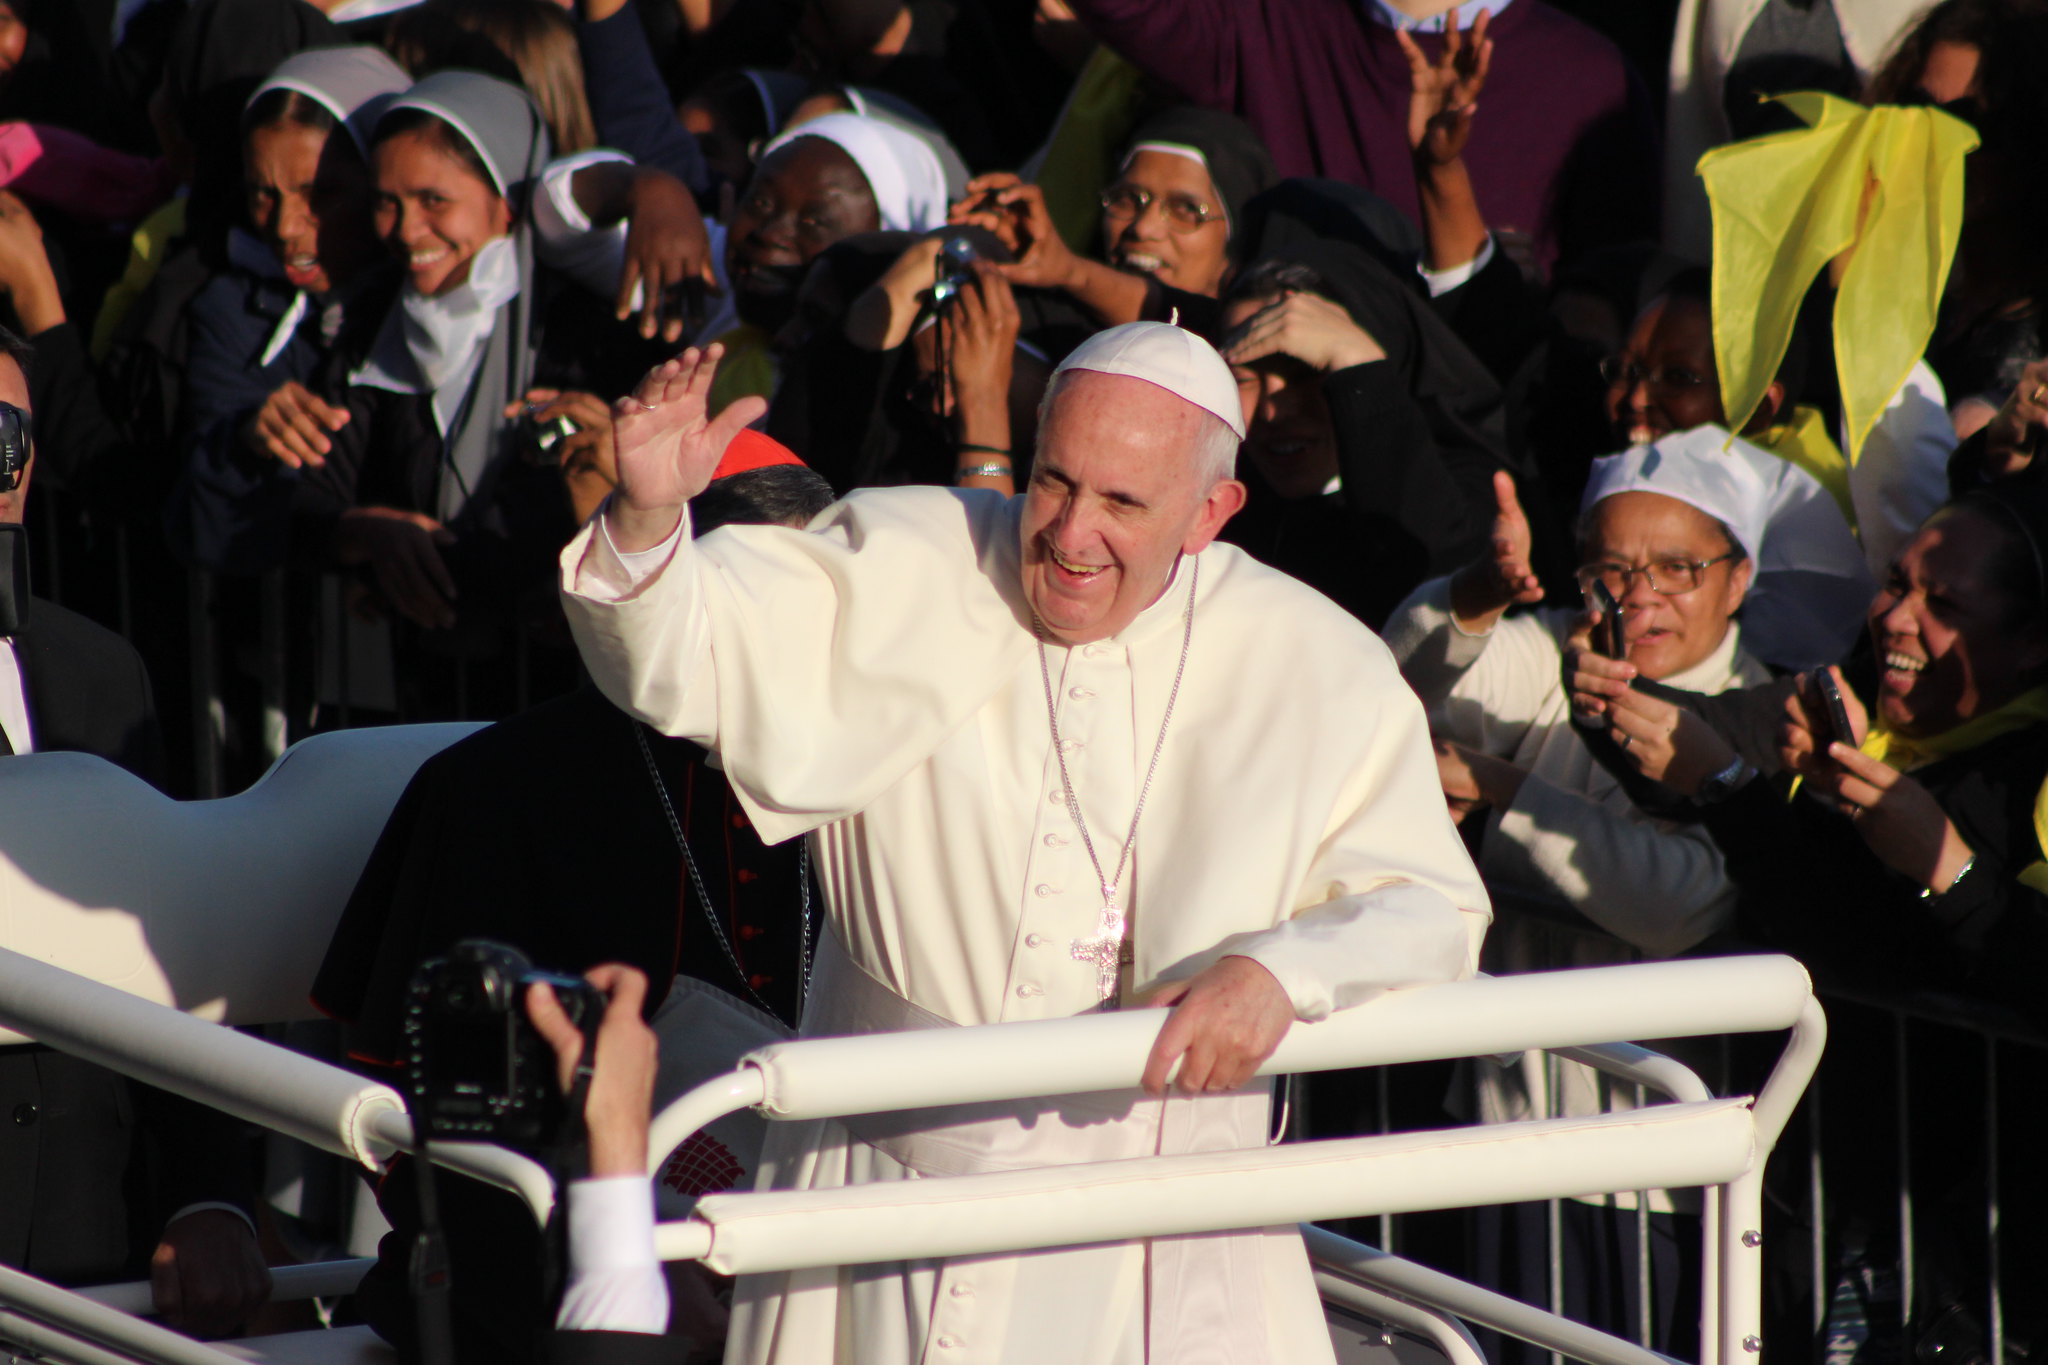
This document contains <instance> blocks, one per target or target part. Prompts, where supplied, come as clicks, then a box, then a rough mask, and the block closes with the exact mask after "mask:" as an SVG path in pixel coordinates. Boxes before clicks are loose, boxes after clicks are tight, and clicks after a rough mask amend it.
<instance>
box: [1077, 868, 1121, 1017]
mask: <svg viewBox="0 0 2048 1365" xmlns="http://www.w3.org/2000/svg"><path fill="white" fill-rule="evenodd" d="M1074 961H1076V962H1092V963H1094V964H1095V989H1096V992H1097V994H1098V995H1100V996H1101V998H1102V1003H1103V1004H1105V1005H1114V1004H1116V998H1117V996H1118V994H1119V993H1120V992H1121V990H1122V986H1123V969H1124V968H1125V967H1127V966H1129V965H1130V963H1131V961H1132V954H1131V945H1130V944H1129V943H1127V942H1125V941H1124V912H1123V911H1121V910H1119V909H1117V905H1116V888H1115V887H1113V886H1105V887H1103V888H1102V927H1101V928H1100V929H1099V930H1097V931H1096V934H1095V937H1094V938H1077V939H1075V940H1074Z"/></svg>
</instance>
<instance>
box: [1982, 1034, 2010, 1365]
mask: <svg viewBox="0 0 2048 1365" xmlns="http://www.w3.org/2000/svg"><path fill="white" fill-rule="evenodd" d="M1998 1223H1999V1169H1998V1040H1997V1039H1996V1038H1989V1037H1987V1038H1986V1039H1985V1040H1984V1248H1985V1270H1986V1274H1985V1278H1986V1279H1987V1280H1988V1281H1989V1283H1988V1284H1987V1285H1986V1286H1985V1289H1986V1291H1987V1292H1988V1294H1989V1297H1990V1303H1989V1304H1988V1305H1987V1307H1988V1310H1989V1311H1988V1313H1987V1315H1986V1324H1987V1328H1988V1331H1989V1333H1990V1336H1991V1359H1992V1360H1993V1361H2000V1362H2002V1361H2003V1360H2004V1359H2005V1284H2004V1281H2005V1257H2004V1254H2003V1252H2002V1250H2001V1248H2000V1246H1999V1241H2000V1230H1999V1226H1998Z"/></svg>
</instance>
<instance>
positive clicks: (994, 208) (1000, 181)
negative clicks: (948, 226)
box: [954, 173, 1081, 289]
mask: <svg viewBox="0 0 2048 1365" xmlns="http://www.w3.org/2000/svg"><path fill="white" fill-rule="evenodd" d="M955 212H956V216H955V218H954V221H956V222H962V223H979V224H981V225H982V226H983V227H986V228H988V229H989V230H990V231H991V232H993V233H995V234H996V236H997V237H999V238H1001V239H1002V242H1003V244H1004V245H1005V246H1007V247H1009V248H1010V250H1011V251H1013V252H1015V253H1016V256H1017V260H1016V262H1015V263H1014V264H1010V265H1000V266H998V267H996V268H997V269H998V270H999V271H1001V273H1002V276H1003V278H1004V279H1006V280H1008V281H1009V282H1010V283H1011V284H1021V285H1024V286H1027V287H1029V288H1033V289H1072V288H1073V287H1074V284H1075V276H1076V275H1077V274H1078V273H1079V271H1080V268H1081V263H1080V258H1079V257H1077V256H1076V255H1074V253H1073V250H1072V248H1070V247H1068V245H1067V243H1066V239H1065V238H1063V237H1061V236H1060V233H1059V229H1058V228H1057V227H1055V226H1053V221H1052V211H1051V210H1050V209H1048V208H1047V207H1046V206H1045V191H1044V190H1042V189H1040V188H1039V187H1038V186H1036V185H1028V184H1026V183H1024V182H1023V181H1021V180H1019V179H1018V178H1017V177H1016V176H1014V175H1007V174H1002V173H997V174H993V175H984V176H977V177H976V178H975V179H973V180H970V181H968V182H967V198H965V199H963V200H961V201H960V203H959V204H958V205H956V206H955Z"/></svg>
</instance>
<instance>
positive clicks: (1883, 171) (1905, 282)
mask: <svg viewBox="0 0 2048 1365" xmlns="http://www.w3.org/2000/svg"><path fill="white" fill-rule="evenodd" d="M1776 98H1777V99H1778V100H1779V101H1780V102H1781V103H1783V104H1784V105H1786V106H1787V107H1788V108H1790V109H1791V110H1792V112H1793V113H1795V114H1797V115H1798V116H1799V117H1800V118H1802V119H1804V120H1805V121H1806V122H1807V123H1808V124H1809V125H1810V126H1809V127H1806V128H1800V129H1794V130H1792V131H1790V132H1784V133H1773V134H1771V135H1770V136H1768V137H1760V138H1754V139H1751V140H1750V141H1748V142H1737V143H1734V144H1732V145H1730V146H1726V147H1717V148H1715V149H1714V150H1712V151H1710V152H1708V153H1707V154H1706V155H1705V156H1703V157H1701V158H1700V161H1699V174H1700V178H1701V179H1702V180H1704V181H1705V182H1706V187H1707V200H1708V202H1709V203H1710V204H1711V205H1712V207H1713V213H1714V268H1713V276H1714V360H1715V362H1716V363H1717V364H1718V365H1719V366H1720V371H1721V397H1722V406H1723V407H1724V408H1726V409H1727V415H1728V422H1727V425H1728V428H1729V429H1730V430H1731V431H1740V430H1742V428H1743V426H1744V424H1745V423H1747V422H1748V421H1749V419H1750V417H1751V416H1752V415H1754V414H1755V412H1756V408H1757V404H1758V403H1760V402H1761V401H1763V396H1764V390H1765V389H1767V388H1768V387H1770V383H1771V380H1772V379H1773V378H1774V377H1775V376H1776V374H1777V372H1778V366H1779V364H1780V363H1781V362H1782V361H1783V360H1784V358H1785V348H1786V345H1787V344H1788V343H1789V342H1790V341H1791V338H1792V323H1793V320H1794V318H1795V316H1796V315H1797V314H1798V311H1799V304H1800V300H1801V299H1803V298H1804V297H1805V295H1806V291H1807V288H1808V287H1809V286H1810V285H1811V284H1812V283H1813V280H1814V277H1815V276H1816V275H1818V274H1819V273H1820V271H1821V268H1822V267H1823V266H1825V265H1827V264H1828V263H1829V262H1830V261H1833V260H1835V259H1836V258H1837V257H1840V256H1844V255H1845V253H1846V265H1845V268H1844V269H1843V270H1842V272H1841V276H1840V285H1839V288H1838V291H1837V293H1836V297H1835V319H1834V338H1835V364H1836V369H1837V371H1838V373H1839V375H1840V379H1841V386H1842V408H1843V415H1844V419H1845V425H1846V426H1847V428H1848V432H1847V434H1848V437H1849V448H1848V450H1847V452H1846V454H1847V457H1848V461H1849V463H1850V464H1851V465H1853V464H1855V463H1856V457H1857V455H1858V454H1859V453H1860V452H1861V451H1862V449H1863V441H1864V438H1865V437H1867V436H1868V435H1869V434H1870V429H1871V427H1872V426H1874V425H1875V424H1876V422H1877V419H1878V416H1879V415H1880V414H1881V413H1882V412H1883V411H1884V408H1885V405H1886V404H1887V403H1889V402H1890V401H1891V398H1892V395H1893V394H1894V393H1896V392H1898V388H1899V385H1901V384H1903V383H1904V382H1905V379H1906V374H1907V372H1908V371H1909V370H1911V369H1912V368H1913V365H1914V363H1915V362H1916V361H1918V360H1919V359H1920V356H1921V355H1922V353H1923V352H1925V351H1926V349H1927V342H1928V339H1929V338H1931V337H1932V336H1933V335H1934V318H1935V309H1936V308H1937V307H1938V306H1939V304H1940V302H1941V292H1942V289H1943V287H1944V286H1945V285H1946V284H1947V282H1948V271H1949V265H1950V263H1951V262H1952V261H1953V260H1954V259H1955V253H1956V239H1957V237H1958V236H1959V235H1960V233H1961V231H1962V226H1963V158H1964V157H1965V156H1967V155H1968V154H1969V153H1970V151H1971V150H1973V149H1974V148H1975V147H1976V146H1977V135H1976V133H1975V132H1974V131H1972V130H1971V128H1970V127H1969V125H1968V124H1966V123H1963V122H1962V121H1961V120H1960V119H1957V118H1954V117H1952V116H1950V115H1948V114H1944V113H1942V112H1941V111H1940V110H1938V109H1932V108H1926V107H1918V108H1901V107H1897V106H1893V105H1878V106H1875V107H1873V108H1866V107H1864V106H1863V105H1860V104H1855V103H1853V102H1851V101H1849V100H1845V99H1841V98H1838V97H1836V96H1834V95H1823V94H1818V93H1814V92H1801V93H1798V94H1791V95H1780V96H1777V97H1776Z"/></svg>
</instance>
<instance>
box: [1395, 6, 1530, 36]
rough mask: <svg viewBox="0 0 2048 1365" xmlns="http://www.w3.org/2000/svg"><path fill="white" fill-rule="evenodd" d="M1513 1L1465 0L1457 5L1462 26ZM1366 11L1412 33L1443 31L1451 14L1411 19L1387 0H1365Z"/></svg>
mask: <svg viewBox="0 0 2048 1365" xmlns="http://www.w3.org/2000/svg"><path fill="white" fill-rule="evenodd" d="M1512 3H1513V0H1463V3H1462V4H1460V5H1458V6H1457V7H1456V12H1457V15H1458V18H1459V20H1460V21H1461V23H1462V26H1463V27H1464V28H1467V29H1469V28H1471V27H1472V21H1473V20H1475V19H1477V18H1478V17H1479V16H1480V15H1481V14H1482V13H1484V14H1499V13H1500V12H1501V11H1502V10H1504V9H1506V8H1507V7H1508V6H1509V5H1510V4H1512ZM1365 12H1366V13H1367V14H1368V15H1370V16H1371V17H1372V18H1373V19H1374V20H1376V21H1377V22H1379V23H1382V24H1385V25H1386V26H1387V27H1388V28H1405V29H1407V30H1408V31H1409V32H1410V33H1442V32H1443V31H1444V30H1445V29H1446V28H1447V27H1448V26H1449V24H1450V16H1451V11H1450V10H1445V11H1444V12H1443V13H1442V14H1438V15H1434V16H1432V17H1430V18H1428V19H1411V18H1409V17H1408V16H1407V15H1405V14H1403V13H1401V11H1399V10H1397V9H1395V8H1394V7H1393V6H1392V5H1389V4H1388V3H1387V2H1386V0H1365Z"/></svg>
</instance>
